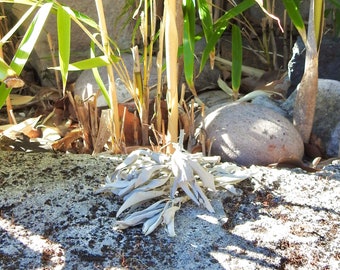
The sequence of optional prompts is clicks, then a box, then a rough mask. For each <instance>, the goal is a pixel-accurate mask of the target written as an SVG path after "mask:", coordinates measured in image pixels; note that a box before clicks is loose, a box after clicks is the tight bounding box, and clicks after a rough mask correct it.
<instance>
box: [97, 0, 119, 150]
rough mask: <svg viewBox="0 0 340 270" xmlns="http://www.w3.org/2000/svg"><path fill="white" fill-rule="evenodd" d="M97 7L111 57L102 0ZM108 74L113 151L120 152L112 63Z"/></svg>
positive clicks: (103, 36) (103, 39) (105, 42)
mask: <svg viewBox="0 0 340 270" xmlns="http://www.w3.org/2000/svg"><path fill="white" fill-rule="evenodd" d="M96 7H97V13H98V19H99V27H100V34H101V38H102V45H103V49H104V54H105V55H106V56H107V58H108V59H110V58H111V57H110V55H111V49H110V44H109V38H108V33H107V27H106V21H105V14H104V7H103V2H102V0H96ZM107 74H108V81H109V96H110V103H111V104H110V105H111V119H112V122H113V125H112V130H111V137H112V151H113V152H114V153H118V152H120V146H119V144H120V123H119V113H118V99H117V93H116V85H115V79H114V73H113V67H112V65H108V66H107Z"/></svg>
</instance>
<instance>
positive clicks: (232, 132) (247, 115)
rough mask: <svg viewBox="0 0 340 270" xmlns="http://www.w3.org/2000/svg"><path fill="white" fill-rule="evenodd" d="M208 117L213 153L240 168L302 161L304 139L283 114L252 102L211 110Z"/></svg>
mask: <svg viewBox="0 0 340 270" xmlns="http://www.w3.org/2000/svg"><path fill="white" fill-rule="evenodd" d="M209 111H210V113H209V112H208V113H207V116H206V118H205V128H206V132H207V136H208V138H214V139H215V141H214V143H213V145H212V154H213V155H220V156H221V157H222V160H224V161H233V162H235V163H237V164H241V165H246V166H249V165H252V164H258V165H268V164H270V163H275V162H278V161H279V160H280V159H282V158H289V157H290V158H298V159H301V158H302V156H303V152H304V147H303V142H302V139H301V137H300V135H299V133H298V132H297V130H296V129H295V128H294V126H293V125H292V124H291V123H290V122H289V121H288V120H287V119H286V118H284V117H283V116H281V115H280V114H278V113H276V112H274V111H272V110H270V109H268V108H265V107H262V106H257V105H253V104H249V103H233V104H229V105H224V106H222V107H221V106H216V107H212V108H211V109H210V110H209Z"/></svg>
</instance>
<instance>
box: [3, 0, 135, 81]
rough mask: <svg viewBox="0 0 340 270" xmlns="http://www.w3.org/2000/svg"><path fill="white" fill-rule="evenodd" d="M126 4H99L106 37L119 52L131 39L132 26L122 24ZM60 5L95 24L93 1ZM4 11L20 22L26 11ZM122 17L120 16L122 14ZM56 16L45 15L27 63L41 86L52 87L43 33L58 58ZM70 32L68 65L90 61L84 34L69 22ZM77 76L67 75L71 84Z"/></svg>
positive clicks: (11, 7)
mask: <svg viewBox="0 0 340 270" xmlns="http://www.w3.org/2000/svg"><path fill="white" fill-rule="evenodd" d="M125 2H126V1H115V2H114V3H112V1H111V0H103V6H104V11H105V17H106V23H107V27H108V33H109V35H110V37H111V38H112V40H114V42H115V43H116V44H117V45H118V46H119V48H120V49H128V48H129V46H130V44H131V36H132V31H133V25H132V24H129V23H127V24H125V22H126V21H127V15H131V14H129V12H131V13H132V12H133V11H129V12H127V13H124V11H123V10H124V6H125V4H126V3H125ZM63 4H64V5H66V6H69V7H71V8H73V9H75V10H77V11H80V12H82V13H84V14H85V15H87V16H88V17H90V18H92V19H93V20H95V21H96V22H97V23H98V19H97V18H98V15H97V9H96V4H95V1H92V0H82V1H72V0H65V1H63ZM7 8H8V9H9V10H11V12H13V13H14V15H15V17H17V18H21V17H22V15H23V13H24V12H25V11H26V10H27V9H28V8H29V6H27V5H20V4H14V5H13V4H11V5H7ZM123 13H124V14H123ZM30 22H31V20H26V22H25V23H24V25H23V27H22V28H21V31H23V32H22V33H24V31H25V28H26V29H27V27H28V26H29V23H30ZM56 25H57V24H56V14H53V12H52V13H51V14H50V15H49V17H48V19H47V22H46V24H45V26H44V31H43V32H42V34H41V35H40V37H39V39H38V42H37V44H36V46H35V49H34V52H33V54H32V55H31V58H30V63H31V65H32V66H33V67H34V69H35V70H36V71H37V73H38V76H39V78H40V79H41V82H42V84H43V85H50V84H51V83H52V84H54V81H55V78H54V74H53V73H54V72H53V70H48V69H47V68H48V67H51V66H53V64H52V59H51V52H50V48H49V45H48V41H47V37H46V33H50V34H51V37H52V42H53V46H54V50H55V52H56V57H58V38H57V26H56ZM71 26H72V28H71V30H72V32H71V51H72V53H71V57H70V58H71V59H70V61H71V62H75V61H79V60H81V59H87V58H89V57H90V39H89V38H88V36H87V35H86V34H85V33H84V31H83V30H82V29H81V28H80V27H79V26H78V25H76V23H74V22H72V25H71ZM87 28H88V30H89V31H90V32H91V33H92V34H94V33H97V32H98V30H97V29H93V28H91V27H90V26H87ZM77 76H79V74H77V73H76V72H71V73H70V81H72V80H75V79H76V77H77Z"/></svg>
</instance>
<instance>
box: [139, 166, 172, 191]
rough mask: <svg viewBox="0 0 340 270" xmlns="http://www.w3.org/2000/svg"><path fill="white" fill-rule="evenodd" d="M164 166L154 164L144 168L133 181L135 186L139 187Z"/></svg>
mask: <svg viewBox="0 0 340 270" xmlns="http://www.w3.org/2000/svg"><path fill="white" fill-rule="evenodd" d="M164 168H166V166H164V165H154V166H149V167H147V168H144V169H143V170H142V171H141V173H140V174H139V175H138V178H137V181H136V182H135V187H139V186H141V185H144V184H145V183H146V182H147V181H149V180H150V178H151V177H152V176H153V175H155V174H156V173H157V172H158V171H161V170H162V169H164Z"/></svg>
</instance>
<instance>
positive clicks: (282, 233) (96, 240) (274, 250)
mask: <svg viewBox="0 0 340 270" xmlns="http://www.w3.org/2000/svg"><path fill="white" fill-rule="evenodd" d="M0 159H1V165H0V212H1V215H0V239H1V241H0V269H65V270H68V269H86V270H87V269H89V270H92V269H183V268H185V269H190V270H194V269H212V270H215V269H216V270H220V269H268V270H269V269H311V270H314V269H315V270H316V269H331V270H336V269H339V268H340V260H339V246H340V234H339V228H340V226H339V225H340V224H339V215H340V213H339V208H340V205H339V201H340V197H339V194H340V163H339V162H335V161H334V164H333V165H328V166H326V167H325V168H324V169H323V170H322V171H320V172H318V173H315V174H306V173H304V172H303V171H302V170H300V169H295V170H287V169H280V170H279V169H272V168H265V167H253V168H252V170H253V172H254V175H253V176H252V177H251V179H249V180H246V181H244V182H242V183H241V184H240V185H239V186H238V188H240V189H241V190H243V195H242V196H235V197H231V196H229V195H228V194H227V193H226V192H225V191H219V192H218V193H217V194H215V195H213V194H210V195H211V196H210V198H211V200H212V204H213V206H214V208H215V210H216V214H211V213H209V212H208V211H207V210H205V209H203V208H199V207H197V206H196V205H194V204H192V203H186V204H184V205H182V207H181V210H180V211H179V212H178V214H177V215H176V219H175V229H176V233H177V237H174V238H169V236H168V235H167V233H166V232H165V231H164V229H163V228H162V227H161V228H159V229H158V230H157V231H155V232H154V233H153V234H151V235H149V236H144V235H143V234H142V233H141V228H140V227H136V228H131V229H127V230H124V231H120V230H117V229H115V224H116V219H115V214H116V211H117V210H118V208H119V206H120V205H121V201H120V200H119V198H117V197H115V196H113V195H110V194H106V195H105V194H100V195H95V194H94V191H95V190H96V189H97V188H98V187H99V186H100V185H101V184H104V178H105V176H106V175H107V174H111V173H112V172H113V170H114V169H115V167H116V166H117V165H118V164H119V163H120V162H122V158H121V157H117V156H101V157H93V156H90V155H72V154H67V155H61V154H55V153H19V152H3V151H0Z"/></svg>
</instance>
